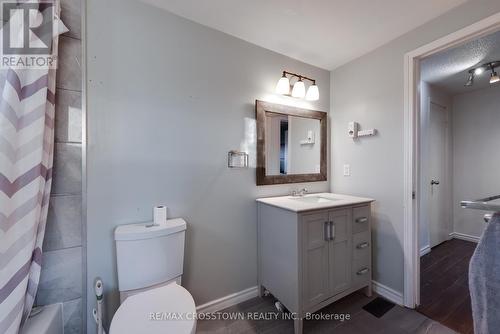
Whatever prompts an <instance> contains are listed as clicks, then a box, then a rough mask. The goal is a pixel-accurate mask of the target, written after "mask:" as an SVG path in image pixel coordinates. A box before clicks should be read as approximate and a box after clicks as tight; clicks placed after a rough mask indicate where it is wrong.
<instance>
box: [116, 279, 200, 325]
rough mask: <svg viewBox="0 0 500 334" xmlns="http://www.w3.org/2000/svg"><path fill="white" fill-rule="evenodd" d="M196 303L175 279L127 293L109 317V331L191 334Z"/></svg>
mask: <svg viewBox="0 0 500 334" xmlns="http://www.w3.org/2000/svg"><path fill="white" fill-rule="evenodd" d="M195 312H196V307H195V304H194V300H193V297H192V296H191V294H190V293H189V292H188V291H187V290H186V289H184V288H183V287H182V286H180V285H178V284H177V283H175V282H174V283H170V284H167V285H164V286H161V287H159V288H154V289H151V290H147V291H144V292H140V293H138V294H135V295H133V296H130V297H128V298H127V299H126V300H125V301H124V302H123V303H122V304H121V305H120V307H119V308H118V311H116V313H115V315H114V317H113V320H112V321H111V327H110V330H109V333H110V334H123V333H127V334H135V333H137V334H142V333H148V334H169V333H172V334H194V333H195V332H196V318H195V315H196V313H195Z"/></svg>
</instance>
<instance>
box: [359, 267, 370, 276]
mask: <svg viewBox="0 0 500 334" xmlns="http://www.w3.org/2000/svg"><path fill="white" fill-rule="evenodd" d="M369 271H370V269H368V268H363V269H361V270H359V271H358V272H357V273H356V275H364V274H366V273H367V272H369Z"/></svg>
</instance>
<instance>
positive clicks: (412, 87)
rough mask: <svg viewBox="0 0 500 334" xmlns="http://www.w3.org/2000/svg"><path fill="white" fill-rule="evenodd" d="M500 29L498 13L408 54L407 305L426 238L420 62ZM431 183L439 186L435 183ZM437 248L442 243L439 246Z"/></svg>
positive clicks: (415, 298) (416, 300)
mask: <svg viewBox="0 0 500 334" xmlns="http://www.w3.org/2000/svg"><path fill="white" fill-rule="evenodd" d="M499 29H500V14H496V15H493V16H491V17H489V18H487V19H484V20H482V21H479V22H477V23H475V24H473V25H471V26H469V27H466V28H464V29H461V30H459V31H457V32H455V33H452V34H450V35H448V36H446V37H443V38H441V39H439V40H436V41H434V42H432V43H430V44H428V45H425V46H423V47H420V48H418V49H416V50H414V51H412V52H409V53H408V54H406V56H405V115H404V120H405V125H404V140H405V144H404V146H405V166H404V168H405V174H404V177H405V187H404V203H405V206H404V253H405V256H404V259H405V275H404V304H405V306H407V307H410V308H416V306H417V305H419V304H420V296H421V291H420V279H421V276H420V269H421V268H420V267H421V263H420V255H421V251H422V248H421V247H420V246H421V244H420V242H421V239H422V238H423V234H422V233H421V231H420V229H419V227H420V223H421V221H422V217H421V208H422V206H424V207H425V203H424V202H422V200H421V197H420V195H421V192H422V191H423V190H424V189H425V188H424V187H425V186H424V185H423V182H424V181H423V180H424V175H423V173H422V170H421V169H422V166H421V161H420V158H421V147H420V138H421V136H422V133H421V130H422V129H421V124H419V122H420V118H419V112H420V110H421V108H422V107H423V105H422V101H421V96H420V89H419V87H420V67H421V62H422V60H423V59H425V58H426V57H430V56H432V55H436V54H438V53H440V52H443V51H446V50H449V49H452V48H455V47H457V46H460V45H463V44H465V43H468V42H471V41H473V40H475V39H478V38H481V37H484V36H486V35H489V34H492V33H494V32H496V31H498V30H499ZM473 65H474V64H470V66H473ZM465 69H466V68H464V70H465ZM429 181H432V179H429ZM435 181H440V180H435ZM439 185H444V183H443V184H441V182H440V184H439ZM429 186H430V184H429ZM432 186H438V185H436V184H433V185H432ZM464 199H466V198H464ZM438 214H439V213H436V215H438ZM441 235H442V234H441ZM455 237H462V240H463V239H466V238H467V237H468V236H467V234H466V233H461V232H455V231H452V232H451V233H450V234H449V236H448V238H455ZM429 238H430V235H429ZM470 241H472V240H470ZM445 242H446V241H445ZM437 247H440V246H439V245H438V246H437ZM429 249H430V243H429ZM431 253H432V250H431Z"/></svg>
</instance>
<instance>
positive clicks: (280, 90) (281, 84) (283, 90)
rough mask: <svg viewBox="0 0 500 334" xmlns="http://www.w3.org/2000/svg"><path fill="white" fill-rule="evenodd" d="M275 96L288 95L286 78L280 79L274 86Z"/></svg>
mask: <svg viewBox="0 0 500 334" xmlns="http://www.w3.org/2000/svg"><path fill="white" fill-rule="evenodd" d="M276 94H283V95H286V94H290V80H288V78H287V77H281V79H280V80H279V81H278V83H277V84H276Z"/></svg>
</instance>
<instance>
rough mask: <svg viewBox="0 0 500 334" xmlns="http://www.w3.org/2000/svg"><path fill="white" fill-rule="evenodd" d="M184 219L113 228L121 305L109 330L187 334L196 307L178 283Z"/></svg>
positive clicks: (132, 333)
mask: <svg viewBox="0 0 500 334" xmlns="http://www.w3.org/2000/svg"><path fill="white" fill-rule="evenodd" d="M185 234H186V222H185V221H184V220H183V219H181V218H178V219H169V220H167V221H166V222H164V223H161V224H159V225H152V224H151V223H144V224H129V225H121V226H118V227H117V228H116V229H115V242H116V258H117V269H118V289H119V291H120V303H121V304H120V307H119V308H118V310H117V311H116V313H115V315H114V316H113V319H112V321H111V326H110V329H109V332H110V334H121V333H127V334H135V333H148V334H157V333H158V334H160V333H161V334H168V333H175V334H192V333H195V331H196V317H195V315H196V307H195V304H194V300H193V297H192V296H191V294H190V293H189V292H188V291H187V290H186V289H185V288H183V287H182V286H181V285H180V284H181V278H182V273H183V268H182V267H183V261H184V239H185Z"/></svg>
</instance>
